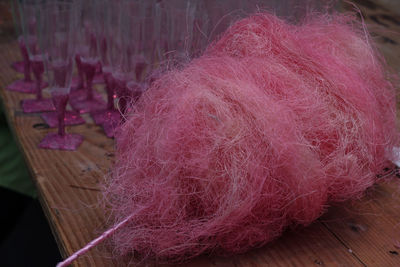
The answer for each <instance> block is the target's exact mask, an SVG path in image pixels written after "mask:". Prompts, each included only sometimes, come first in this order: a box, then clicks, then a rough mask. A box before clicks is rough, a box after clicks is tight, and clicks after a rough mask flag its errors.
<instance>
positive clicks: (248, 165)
mask: <svg viewBox="0 0 400 267" xmlns="http://www.w3.org/2000/svg"><path fill="white" fill-rule="evenodd" d="M370 42H371V40H370V39H369V37H368V36H367V35H366V34H365V32H364V30H363V27H362V25H360V24H359V23H357V22H356V21H354V20H353V19H352V18H351V17H346V16H343V15H324V16H316V15H315V16H313V17H309V18H308V19H307V21H305V22H304V23H303V24H299V25H290V24H288V23H286V22H285V21H283V20H280V19H278V18H277V17H275V16H273V15H271V14H268V13H262V14H256V15H253V16H251V17H249V18H246V19H243V20H241V21H238V22H237V23H235V24H234V25H233V26H231V28H230V29H228V30H227V32H226V33H224V34H223V35H222V36H221V37H220V39H219V40H218V41H217V42H215V43H214V44H212V45H211V46H210V47H209V48H208V49H207V51H206V53H205V54H204V55H203V56H202V57H201V58H199V59H195V60H193V61H192V62H191V63H190V64H188V65H187V66H186V67H185V68H184V69H182V70H175V71H170V72H168V73H166V74H164V75H163V76H161V77H160V78H159V79H158V80H156V81H155V82H154V83H153V84H152V86H151V88H150V89H149V90H148V91H147V92H146V93H145V94H144V95H143V96H142V98H141V99H140V100H139V102H138V103H137V105H136V107H135V109H134V110H133V112H132V113H131V114H129V116H128V120H127V121H126V123H125V124H124V125H123V126H122V128H121V129H120V132H119V134H118V136H117V138H116V140H117V162H116V165H115V167H114V169H113V172H112V175H111V177H110V178H109V180H108V181H107V184H106V185H105V188H104V193H105V199H106V200H107V203H108V204H109V205H110V207H111V209H112V215H113V218H114V220H115V221H114V222H115V224H117V223H118V222H121V221H123V220H124V219H125V218H128V217H131V218H132V219H131V220H130V222H129V223H127V225H126V226H124V227H122V228H121V229H119V230H117V231H115V233H114V235H113V238H112V239H113V240H112V245H113V246H114V248H113V251H114V252H115V254H116V256H133V257H132V259H133V260H134V261H135V260H143V259H145V260H155V261H157V262H168V261H169V262H178V261H183V260H187V259H189V258H191V257H194V256H197V255H199V254H202V253H216V254H223V255H226V254H232V253H242V252H245V251H247V250H249V249H250V248H253V247H257V246H262V245H263V244H265V243H267V242H269V241H271V240H273V239H274V238H277V237H278V236H279V235H281V234H282V232H283V231H284V230H285V229H286V228H287V227H289V226H296V225H307V224H310V223H311V222H312V221H314V220H315V219H317V218H318V217H319V216H320V215H321V214H322V213H323V212H324V211H325V210H326V208H327V207H328V206H329V204H330V203H332V202H339V201H345V200H348V199H354V198H359V197H361V196H362V194H363V192H364V191H365V189H366V188H368V187H369V186H371V185H372V184H373V183H374V182H376V178H375V177H376V174H377V173H378V172H379V171H380V170H382V169H383V168H384V167H385V164H386V160H387V158H388V155H389V153H390V151H391V149H392V147H393V146H394V145H395V144H397V142H398V133H397V132H396V116H395V111H396V108H395V90H394V86H393V84H392V83H391V82H390V81H388V79H387V78H388V77H386V76H387V74H386V70H385V64H384V63H383V62H382V59H381V58H380V56H379V55H378V53H377V52H376V50H375V48H373V47H372V46H371V45H370Z"/></svg>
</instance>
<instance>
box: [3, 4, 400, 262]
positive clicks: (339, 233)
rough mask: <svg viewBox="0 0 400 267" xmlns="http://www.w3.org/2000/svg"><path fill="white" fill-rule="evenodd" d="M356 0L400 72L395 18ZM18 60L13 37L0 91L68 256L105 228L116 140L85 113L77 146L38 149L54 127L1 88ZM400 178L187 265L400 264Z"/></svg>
mask: <svg viewBox="0 0 400 267" xmlns="http://www.w3.org/2000/svg"><path fill="white" fill-rule="evenodd" d="M381 1H384V0H381ZM356 2H357V3H358V4H360V5H359V6H360V8H361V11H362V12H363V14H364V16H365V18H366V21H367V22H368V23H373V24H374V25H375V26H376V25H377V26H382V27H386V30H385V32H383V33H379V34H375V35H374V39H375V40H376V41H377V42H378V43H379V46H380V49H381V51H382V52H383V53H384V55H385V57H386V58H387V61H388V63H389V64H390V65H391V66H392V67H393V68H394V69H395V70H397V71H400V45H399V44H400V30H399V29H400V17H399V16H394V15H393V14H392V11H391V10H390V9H388V8H385V6H383V5H381V4H379V1H378V0H377V1H374V2H372V1H367V0H360V1H356ZM399 11H400V10H399ZM371 29H372V31H374V32H377V31H376V29H375V28H371ZM387 29H389V31H388V30H387ZM381 30H382V29H380V30H379V29H378V31H381ZM19 58H20V56H19V51H18V49H17V45H16V43H15V42H3V43H1V44H0V94H1V98H2V100H3V104H4V106H5V109H6V113H7V118H8V120H9V124H10V126H11V128H12V130H13V132H14V134H15V138H16V139H17V141H18V143H19V145H20V148H21V151H22V152H23V154H24V156H25V159H26V162H27V165H28V166H29V168H30V171H31V174H32V178H33V180H34V182H35V184H36V186H37V189H38V191H39V198H40V201H41V204H42V207H43V210H44V211H45V213H46V215H47V218H48V220H49V223H50V225H51V228H52V230H53V233H54V236H55V238H56V240H57V243H58V245H59V248H60V251H61V253H62V255H63V256H64V257H67V256H69V255H71V254H72V253H73V252H75V251H76V250H78V249H79V248H81V247H83V246H84V245H85V244H86V243H88V242H89V241H91V240H92V239H94V238H95V237H97V236H98V234H99V233H101V232H102V231H103V230H105V228H106V219H107V214H104V212H103V211H102V209H101V208H100V207H99V205H98V202H99V200H100V198H101V194H100V191H99V182H100V181H101V180H102V179H104V175H106V174H107V172H108V170H109V168H110V167H111V165H112V161H113V159H114V154H113V153H114V149H113V145H114V142H113V140H112V139H108V138H106V137H105V135H104V134H103V132H102V130H101V128H100V127H98V126H95V125H94V124H93V122H92V121H90V118H89V117H87V118H86V120H87V122H88V123H87V124H85V125H82V126H76V127H70V128H68V130H69V131H70V132H76V133H80V134H82V135H83V136H84V137H85V141H84V143H83V144H82V146H81V147H80V148H79V150H78V151H76V152H65V151H51V150H41V149H38V148H37V145H38V143H39V141H40V140H41V139H42V138H43V137H44V136H45V134H46V133H47V132H49V131H54V130H51V129H46V128H44V127H43V121H42V120H41V119H40V117H39V115H37V114H34V115H28V114H23V112H22V111H21V107H20V104H19V102H20V100H21V99H23V98H27V97H33V96H27V95H24V94H19V93H15V92H9V91H6V90H4V87H5V86H6V85H7V84H9V83H11V82H12V81H13V80H15V79H17V78H20V77H21V75H19V74H17V73H16V72H14V71H13V70H12V69H11V68H10V63H11V62H13V61H15V60H16V59H19ZM399 182H400V180H399V179H397V178H394V179H393V180H392V181H390V182H387V183H383V184H379V185H376V186H374V187H373V188H371V189H369V190H368V192H367V194H366V196H365V197H364V198H363V199H361V200H359V201H354V202H352V203H344V204H342V205H340V206H337V207H331V208H330V209H329V211H328V213H327V214H325V215H324V216H323V217H322V218H320V219H318V220H317V221H316V222H315V223H313V224H312V225H310V226H309V227H306V228H302V229H296V231H291V230H288V231H286V232H285V233H284V235H283V236H282V237H281V238H279V239H278V240H276V241H274V242H272V243H270V244H269V245H266V246H265V247H263V248H259V249H254V250H252V251H250V252H248V253H247V254H244V255H238V256H234V257H229V258H220V257H212V258H211V257H206V256H203V257H201V258H198V259H196V260H193V261H191V262H190V263H189V264H186V265H185V266H188V265H189V266H210V265H212V266H214V265H216V266H319V265H320V266H365V265H367V266H400V224H399V223H400V196H399V192H400V191H399V190H398V188H399V185H400V183H399ZM34 230H35V229H32V231H34ZM43 257H46V252H45V251H43ZM110 257H111V254H110V250H109V248H108V247H107V246H105V245H101V246H99V247H97V248H95V249H93V250H91V251H90V252H89V253H88V254H87V255H85V256H83V257H82V258H80V259H79V260H77V261H76V262H75V266H122V265H123V264H121V263H119V262H116V261H113V260H111V259H110Z"/></svg>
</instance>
